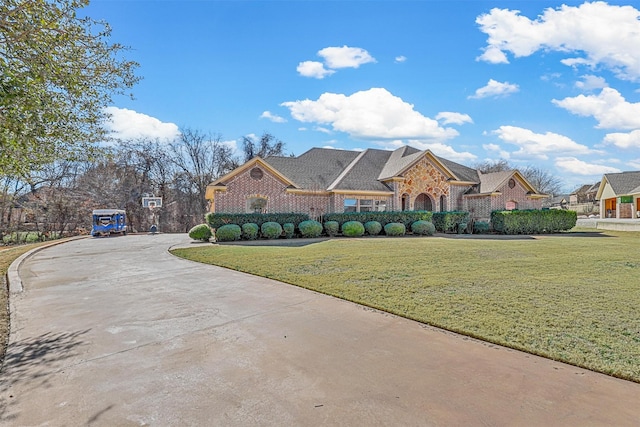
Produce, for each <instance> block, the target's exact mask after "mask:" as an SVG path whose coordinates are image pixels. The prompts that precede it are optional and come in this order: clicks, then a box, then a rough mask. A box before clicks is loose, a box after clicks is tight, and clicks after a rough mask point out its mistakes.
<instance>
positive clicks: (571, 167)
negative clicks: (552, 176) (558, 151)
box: [555, 157, 621, 176]
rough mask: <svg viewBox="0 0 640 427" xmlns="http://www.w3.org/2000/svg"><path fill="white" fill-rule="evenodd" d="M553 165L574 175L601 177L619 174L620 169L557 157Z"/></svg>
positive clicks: (573, 158) (571, 158) (572, 158)
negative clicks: (608, 174)
mask: <svg viewBox="0 0 640 427" xmlns="http://www.w3.org/2000/svg"><path fill="white" fill-rule="evenodd" d="M555 164H556V167H557V168H559V169H562V170H564V171H567V172H569V173H572V174H575V175H585V176H586V175H602V174H605V173H617V172H621V171H620V169H617V168H613V167H611V166H604V165H597V164H593V163H587V162H584V161H582V160H579V159H576V158H575V157H558V158H557V159H556V161H555Z"/></svg>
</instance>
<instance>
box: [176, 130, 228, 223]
mask: <svg viewBox="0 0 640 427" xmlns="http://www.w3.org/2000/svg"><path fill="white" fill-rule="evenodd" d="M169 151H170V155H169V160H170V162H171V163H172V164H173V165H174V166H175V175H174V182H173V186H174V190H175V191H176V196H178V195H180V196H181V197H180V200H179V202H180V203H182V211H183V212H182V213H181V216H182V218H183V221H184V227H185V229H187V230H188V228H190V227H191V226H193V225H195V224H197V223H200V222H202V220H203V218H204V214H205V213H206V212H207V201H206V199H205V193H206V190H207V186H208V185H209V184H210V183H211V182H212V181H213V180H215V179H216V178H217V177H219V176H221V175H223V174H225V173H226V172H228V171H230V170H231V169H232V168H233V166H234V165H235V164H236V163H237V161H236V160H235V159H234V158H233V150H232V148H231V147H230V146H228V145H226V144H224V143H223V142H222V136H221V135H211V134H207V133H204V132H201V131H198V130H193V129H181V131H180V136H179V137H178V138H177V139H176V140H175V141H173V142H172V143H171V144H169ZM176 201H178V200H176Z"/></svg>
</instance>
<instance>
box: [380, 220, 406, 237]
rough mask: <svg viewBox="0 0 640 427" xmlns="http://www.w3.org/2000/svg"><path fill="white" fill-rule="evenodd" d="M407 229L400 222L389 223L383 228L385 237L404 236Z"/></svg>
mask: <svg viewBox="0 0 640 427" xmlns="http://www.w3.org/2000/svg"><path fill="white" fill-rule="evenodd" d="M406 231H407V228H406V227H405V226H404V224H403V223H401V222H390V223H389V224H387V225H385V226H384V233H385V234H386V235H387V236H404V234H405V232H406Z"/></svg>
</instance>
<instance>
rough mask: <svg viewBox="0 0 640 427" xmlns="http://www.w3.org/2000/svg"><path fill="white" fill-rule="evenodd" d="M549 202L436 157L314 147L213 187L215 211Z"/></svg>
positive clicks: (510, 179) (483, 213)
mask: <svg viewBox="0 0 640 427" xmlns="http://www.w3.org/2000/svg"><path fill="white" fill-rule="evenodd" d="M546 197H547V195H545V194H542V193H540V192H538V191H537V190H536V189H535V188H533V186H532V185H531V184H530V183H529V182H528V181H527V180H526V179H525V178H524V177H523V176H522V174H520V172H518V171H517V170H510V171H504V172H495V173H487V174H483V173H481V172H480V171H477V170H475V169H471V168H469V167H466V166H463V165H461V164H458V163H455V162H452V161H451V160H447V159H444V158H442V157H438V156H436V155H435V154H433V153H432V152H431V151H429V150H427V151H420V150H418V149H416V148H413V147H410V146H403V147H401V148H398V149H397V150H395V151H386V150H376V149H367V150H365V151H361V152H358V151H345V150H334V149H325V148H312V149H310V150H309V151H307V152H305V153H303V154H301V155H300V156H298V157H267V158H266V159H262V158H259V157H256V158H254V159H252V160H250V161H248V162H247V163H245V164H244V165H242V166H240V167H238V168H236V169H234V170H233V171H231V172H230V173H228V174H226V175H224V176H222V177H220V178H218V179H217V180H215V181H214V182H212V183H211V184H209V186H208V187H207V191H206V198H207V200H208V201H209V210H210V212H224V213H241V212H299V213H308V214H309V215H310V216H311V217H312V218H319V217H320V216H322V215H323V214H325V213H328V212H350V211H359V212H364V211H385V210H389V211H398V210H429V211H436V212H437V211H454V210H464V211H469V212H470V213H471V216H472V218H474V219H482V220H488V219H489V216H490V214H491V211H493V210H496V209H540V208H541V204H542V199H544V198H546Z"/></svg>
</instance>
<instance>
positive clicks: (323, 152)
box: [265, 148, 360, 190]
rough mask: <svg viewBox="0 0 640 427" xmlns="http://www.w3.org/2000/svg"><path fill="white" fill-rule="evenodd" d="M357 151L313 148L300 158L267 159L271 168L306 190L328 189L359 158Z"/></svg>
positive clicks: (272, 157)
mask: <svg viewBox="0 0 640 427" xmlns="http://www.w3.org/2000/svg"><path fill="white" fill-rule="evenodd" d="M358 154H360V153H358V152H357V151H346V150H333V149H326V148H312V149H311V150H309V151H307V152H305V153H303V154H301V155H299V156H298V157H275V156H270V157H267V158H266V159H265V162H267V163H268V164H269V165H270V166H272V167H273V168H275V169H276V170H277V171H279V172H280V173H281V174H283V175H284V176H286V177H287V178H289V179H291V180H292V181H293V182H295V183H296V184H298V185H299V186H300V187H302V188H305V189H323V190H325V189H327V187H329V185H331V183H332V182H333V181H335V180H336V178H337V177H338V176H339V175H340V173H341V172H342V171H343V170H344V169H345V168H346V167H347V166H349V164H350V163H351V162H352V161H353V159H355V158H356V157H357V156H358Z"/></svg>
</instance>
